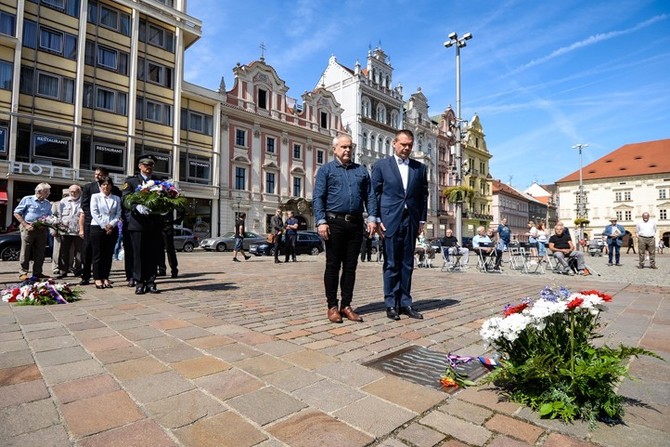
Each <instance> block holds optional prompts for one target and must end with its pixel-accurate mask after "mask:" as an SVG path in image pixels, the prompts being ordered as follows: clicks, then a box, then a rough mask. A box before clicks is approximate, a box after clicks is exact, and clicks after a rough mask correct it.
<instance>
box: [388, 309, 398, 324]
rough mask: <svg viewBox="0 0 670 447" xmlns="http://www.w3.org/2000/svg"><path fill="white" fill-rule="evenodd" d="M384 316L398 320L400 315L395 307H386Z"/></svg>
mask: <svg viewBox="0 0 670 447" xmlns="http://www.w3.org/2000/svg"><path fill="white" fill-rule="evenodd" d="M386 318H388V319H390V320H395V321H398V320H400V315H398V311H397V310H396V308H395V307H387V308H386Z"/></svg>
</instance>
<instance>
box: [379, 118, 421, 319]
mask: <svg viewBox="0 0 670 447" xmlns="http://www.w3.org/2000/svg"><path fill="white" fill-rule="evenodd" d="M413 145H414V134H413V133H412V132H411V131H410V130H406V129H404V130H399V131H398V132H396V134H395V138H394V139H393V151H394V155H392V156H390V157H388V158H385V159H383V160H379V161H378V162H377V163H375V165H374V166H373V168H372V176H371V180H372V189H373V190H374V192H375V194H376V196H377V201H378V203H379V206H378V210H379V216H376V217H378V218H379V222H380V225H379V227H378V228H380V229H381V231H382V232H383V237H384V240H383V244H384V251H385V255H384V303H385V304H386V316H387V317H388V318H390V319H391V320H399V319H400V315H407V316H409V317H410V318H417V319H422V318H423V315H421V314H420V313H419V312H417V311H416V310H414V309H413V308H412V295H411V294H410V291H411V287H412V272H413V270H414V245H415V240H416V238H417V237H418V236H419V234H420V233H421V232H422V231H423V225H424V223H425V221H426V216H427V213H428V177H427V174H426V166H425V165H424V164H422V163H420V162H418V161H416V160H413V159H410V158H409V155H410V154H411V153H412V146H413Z"/></svg>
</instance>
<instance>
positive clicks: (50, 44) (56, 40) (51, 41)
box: [40, 26, 64, 53]
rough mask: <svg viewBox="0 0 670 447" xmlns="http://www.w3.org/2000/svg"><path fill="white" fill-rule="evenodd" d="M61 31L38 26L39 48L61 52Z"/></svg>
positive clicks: (62, 37)
mask: <svg viewBox="0 0 670 447" xmlns="http://www.w3.org/2000/svg"><path fill="white" fill-rule="evenodd" d="M63 40H64V36H63V33H61V32H60V31H55V30H52V29H49V28H46V27H43V26H40V49H42V50H47V51H50V52H53V53H62V52H63Z"/></svg>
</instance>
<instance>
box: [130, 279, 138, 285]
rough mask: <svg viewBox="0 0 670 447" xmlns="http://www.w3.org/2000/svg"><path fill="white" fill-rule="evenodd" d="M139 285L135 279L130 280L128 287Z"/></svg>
mask: <svg viewBox="0 0 670 447" xmlns="http://www.w3.org/2000/svg"><path fill="white" fill-rule="evenodd" d="M136 285H137V283H136V282H135V280H134V279H129V280H128V287H135V286H136Z"/></svg>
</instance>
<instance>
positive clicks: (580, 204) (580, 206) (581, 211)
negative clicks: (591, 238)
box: [572, 143, 589, 242]
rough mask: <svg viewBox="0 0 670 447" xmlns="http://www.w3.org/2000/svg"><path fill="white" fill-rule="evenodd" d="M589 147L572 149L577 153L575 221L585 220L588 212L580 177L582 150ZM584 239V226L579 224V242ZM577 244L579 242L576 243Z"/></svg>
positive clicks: (576, 146) (582, 146)
mask: <svg viewBox="0 0 670 447" xmlns="http://www.w3.org/2000/svg"><path fill="white" fill-rule="evenodd" d="M585 147H589V145H588V144H583V143H579V144H575V145H574V146H572V148H573V149H577V150H578V151H579V190H578V191H577V219H586V218H587V217H588V212H587V211H586V195H585V194H584V180H583V177H582V149H583V148H585ZM583 238H584V224H582V223H580V224H579V240H580V241H581V240H582V239H583ZM577 242H579V241H577Z"/></svg>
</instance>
